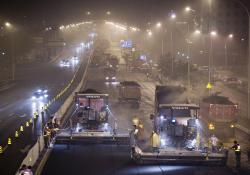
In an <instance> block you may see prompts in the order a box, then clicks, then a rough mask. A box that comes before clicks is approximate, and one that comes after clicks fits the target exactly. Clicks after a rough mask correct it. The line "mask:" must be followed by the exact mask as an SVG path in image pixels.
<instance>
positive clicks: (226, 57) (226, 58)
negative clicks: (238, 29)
mask: <svg viewBox="0 0 250 175" xmlns="http://www.w3.org/2000/svg"><path fill="white" fill-rule="evenodd" d="M227 41H228V39H227V38H226V41H225V47H224V49H225V70H227V67H228V55H227Z"/></svg>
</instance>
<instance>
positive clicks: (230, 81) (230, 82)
mask: <svg viewBox="0 0 250 175" xmlns="http://www.w3.org/2000/svg"><path fill="white" fill-rule="evenodd" d="M224 83H225V84H228V85H241V84H242V81H241V80H239V79H238V78H237V77H228V78H225V79H224Z"/></svg>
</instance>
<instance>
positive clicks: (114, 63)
mask: <svg viewBox="0 0 250 175" xmlns="http://www.w3.org/2000/svg"><path fill="white" fill-rule="evenodd" d="M106 64H107V66H108V67H110V68H114V69H116V68H118V64H119V59H118V58H117V57H116V56H114V55H111V56H110V57H108V58H107V60H106Z"/></svg>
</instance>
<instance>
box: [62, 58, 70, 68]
mask: <svg viewBox="0 0 250 175" xmlns="http://www.w3.org/2000/svg"><path fill="white" fill-rule="evenodd" d="M60 66H61V67H70V62H69V60H66V59H65V60H62V61H61V62H60Z"/></svg>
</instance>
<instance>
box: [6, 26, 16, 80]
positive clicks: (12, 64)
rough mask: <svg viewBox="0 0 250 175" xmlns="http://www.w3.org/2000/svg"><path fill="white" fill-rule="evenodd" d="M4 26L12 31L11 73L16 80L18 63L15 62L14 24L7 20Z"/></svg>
mask: <svg viewBox="0 0 250 175" xmlns="http://www.w3.org/2000/svg"><path fill="white" fill-rule="evenodd" d="M4 26H5V27H6V29H8V30H9V31H11V32H12V33H11V34H10V42H11V74H12V76H11V77H12V80H13V81H14V80H15V69H16V63H15V56H14V38H13V31H14V28H13V25H12V24H11V23H9V22H5V23H4Z"/></svg>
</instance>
